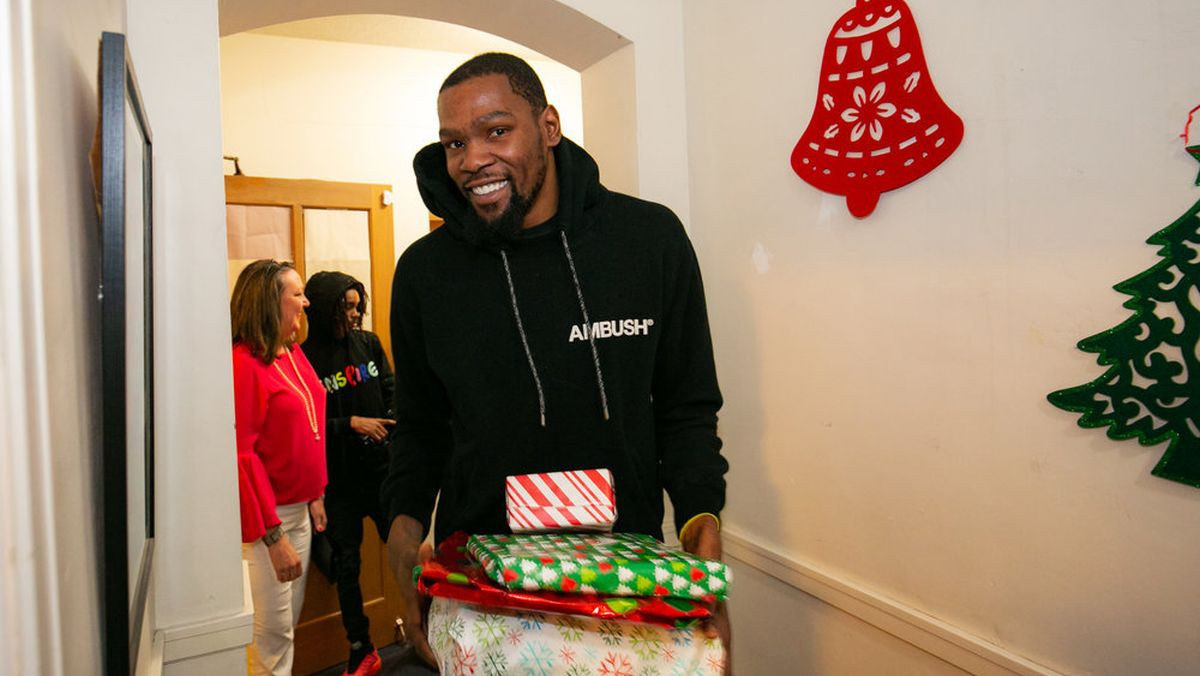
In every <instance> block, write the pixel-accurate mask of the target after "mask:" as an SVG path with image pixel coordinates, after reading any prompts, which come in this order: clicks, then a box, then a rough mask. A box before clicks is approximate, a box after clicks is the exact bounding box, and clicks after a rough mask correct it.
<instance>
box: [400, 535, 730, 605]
mask: <svg viewBox="0 0 1200 676" xmlns="http://www.w3.org/2000/svg"><path fill="white" fill-rule="evenodd" d="M466 542H467V534H466V533H462V532H459V533H454V534H453V535H451V536H450V537H448V538H446V539H445V540H444V541H443V542H442V543H441V544H439V545H438V549H437V554H436V556H435V557H434V558H433V559H431V560H429V561H426V562H425V563H423V564H421V565H420V566H417V567H416V569H415V570H414V573H413V578H414V581H415V583H416V585H417V591H419V592H421V593H422V594H425V595H426V596H440V597H443V598H448V599H455V600H458V601H465V602H467V603H471V604H474V605H478V606H483V607H485V608H507V609H510V610H523V611H526V612H528V611H541V612H550V613H560V614H565V615H587V616H590V617H595V618H598V619H609V620H615V619H620V620H630V621H634V622H648V623H653V624H660V625H663V626H666V627H684V626H690V625H692V624H695V623H696V622H698V621H700V620H702V619H704V618H707V617H710V616H711V615H712V612H711V610H710V609H709V607H708V605H707V604H704V603H702V602H700V601H695V600H691V599H676V598H670V597H657V596H650V597H629V596H605V595H600V594H564V593H561V592H553V591H541V590H538V591H529V592H526V591H517V590H511V589H506V588H504V587H501V586H500V585H498V584H496V583H495V582H494V581H492V580H491V578H489V577H488V576H487V574H486V573H484V571H483V568H482V566H480V565H479V562H478V561H476V560H474V559H473V558H471V557H469V556H468V555H467V553H466Z"/></svg>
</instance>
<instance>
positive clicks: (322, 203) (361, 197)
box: [225, 176, 402, 674]
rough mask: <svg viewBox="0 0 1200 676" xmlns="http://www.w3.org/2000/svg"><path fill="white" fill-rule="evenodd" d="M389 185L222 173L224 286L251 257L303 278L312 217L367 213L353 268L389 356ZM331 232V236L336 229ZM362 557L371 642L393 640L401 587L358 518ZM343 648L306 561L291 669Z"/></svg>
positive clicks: (328, 588)
mask: <svg viewBox="0 0 1200 676" xmlns="http://www.w3.org/2000/svg"><path fill="white" fill-rule="evenodd" d="M390 190H391V188H390V186H387V185H377V184H361V183H334V182H329V181H314V180H292V179H276V178H257V177H249V176H226V177H225V202H226V217H227V229H228V230H229V235H228V237H229V257H230V288H232V282H233V280H234V279H235V277H236V274H237V273H238V272H240V271H241V268H242V267H244V266H245V264H246V263H248V262H249V261H250V260H254V259H257V258H275V259H284V260H291V261H293V262H294V264H295V265H296V269H297V271H299V273H300V276H301V277H302V278H303V279H308V276H309V274H310V272H316V271H317V270H316V269H313V270H311V271H309V270H308V268H309V267H314V268H319V267H321V266H320V265H314V264H313V261H314V256H313V253H314V252H313V250H312V249H313V244H314V242H313V239H314V238H316V237H317V233H316V231H317V230H318V222H320V225H319V228H320V229H323V231H324V230H328V229H329V228H330V227H333V228H336V227H338V226H337V223H339V222H347V223H355V222H363V216H365V227H366V229H367V233H366V236H365V241H367V242H368V243H369V257H368V259H369V270H366V271H365V272H363V273H360V274H365V275H367V276H369V281H368V280H367V279H362V277H361V276H360V274H355V273H353V272H351V274H354V276H355V277H359V278H360V279H362V281H363V282H365V283H367V285H368V289H367V293H368V296H369V299H370V311H369V312H368V318H370V317H372V316H373V318H374V322H373V323H372V324H370V325H369V327H370V328H371V330H372V331H374V332H375V333H376V334H377V335H378V336H379V339H380V342H382V343H383V347H384V350H385V351H386V352H387V354H388V359H389V360H390V359H391V349H392V344H391V335H390V332H389V326H388V316H389V309H390V305H391V291H392V288H391V286H392V285H391V283H392V272H393V269H394V267H395V260H394V253H393V246H392V208H391V206H390V200H388V199H386V198H387V196H388V195H389V193H390ZM385 202H389V203H387V204H385ZM325 212H350V213H348V214H332V215H333V216H343V215H346V216H349V217H350V220H346V219H341V220H340V221H339V219H338V218H333V219H332V220H331V219H330V218H328V216H330V215H331V214H329V213H325ZM239 219H240V220H239ZM331 223H332V224H333V225H332V226H331V225H330V224H331ZM235 231H237V232H235ZM329 234H330V233H329V232H325V234H324V235H321V236H322V237H328V236H329ZM332 234H333V236H334V237H336V236H337V232H336V230H334V231H333V232H332ZM355 236H361V234H359V235H355ZM356 264H358V263H356ZM362 562H363V563H362V572H361V574H360V576H359V581H360V586H361V587H362V594H363V605H364V609H365V611H366V614H367V617H368V619H369V620H370V622H371V641H372V642H373V643H375V645H376V646H384V645H387V644H389V643H391V642H392V641H393V640H394V638H393V632H394V627H395V623H396V619H397V618H398V617H400V616H401V613H402V607H401V604H400V595H399V589H398V588H397V586H396V581H395V580H394V579H393V578H392V575H391V572H390V571H391V569H390V567H389V566H388V564H387V547H385V546H384V545H383V544H382V543H381V542H380V539H379V535H378V534H377V533H376V532H375V526H374V524H373V523H372V522H371V521H369V520H364V522H363V546H362ZM348 652H349V646H348V645H347V643H346V634H345V631H344V629H343V628H342V619H341V612H340V610H339V608H338V600H337V590H336V588H335V587H334V585H333V584H332V583H330V582H329V580H328V579H326V578H325V576H324V575H322V574H321V572H320V571H318V570H317V569H316V567H315V566H310V567H309V574H308V582H307V586H306V588H305V599H304V608H303V610H302V612H301V614H300V623H299V625H297V627H296V657H295V663H294V667H293V670H294V673H296V674H311V673H313V672H315V671H320V670H322V669H325V668H327V667H329V666H331V665H334V664H337V663H339V662H344V661H345V660H346V656H347V654H348Z"/></svg>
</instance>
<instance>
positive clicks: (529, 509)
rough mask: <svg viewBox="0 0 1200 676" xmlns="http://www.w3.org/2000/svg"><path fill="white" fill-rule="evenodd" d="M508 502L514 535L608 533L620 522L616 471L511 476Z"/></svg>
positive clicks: (507, 482) (506, 486)
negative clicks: (615, 490)
mask: <svg viewBox="0 0 1200 676" xmlns="http://www.w3.org/2000/svg"><path fill="white" fill-rule="evenodd" d="M504 500H505V506H506V509H507V517H508V527H509V528H511V529H512V531H513V532H514V533H545V532H552V531H598V532H603V533H607V532H609V531H611V530H612V526H613V523H614V522H615V521H616V520H617V508H616V502H615V501H614V500H613V481H612V472H609V471H608V470H606V469H585V470H573V471H570V472H546V473H542V474H521V475H518V476H510V477H508V478H507V479H505V480H504Z"/></svg>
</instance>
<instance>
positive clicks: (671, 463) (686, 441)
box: [653, 212, 729, 532]
mask: <svg viewBox="0 0 1200 676" xmlns="http://www.w3.org/2000/svg"><path fill="white" fill-rule="evenodd" d="M668 213H669V212H668ZM676 222H677V221H676ZM677 228H678V229H677V230H674V231H672V232H671V235H672V236H671V238H670V239H669V241H668V242H667V243H666V245H665V246H666V251H665V253H664V257H663V260H664V263H663V265H664V268H663V271H662V274H663V279H662V284H663V286H664V289H663V297H664V298H665V301H664V302H665V305H664V307H663V310H662V322H661V325H662V329H661V332H660V334H659V343H658V352H657V355H656V357H655V365H654V381H653V388H654V390H653V392H654V422H655V435H656V437H657V442H658V456H659V463H660V467H661V476H662V481H663V487H664V488H665V489H666V491H667V494H668V495H669V496H670V498H671V503H672V505H674V507H675V529H676V532H679V531H680V530H682V529H683V527H684V525H685V524H687V523H688V522H689V521H690V520H692V519H693V518H694V517H696V516H697V515H700V514H712V515H713V516H714V517H717V516H719V515H720V513H721V509H722V508H723V507H724V506H725V472H727V471H728V470H729V463H727V462H726V461H725V458H724V457H722V455H721V440H720V439H719V438H718V437H717V411H718V410H719V409H720V408H721V403H722V399H721V391H720V388H719V387H718V386H717V374H716V365H715V364H714V361H713V348H712V338H711V336H710V333H709V326H708V310H707V308H706V304H705V300H704V285H703V282H702V281H701V279H700V267H699V264H698V263H697V261H696V255H695V252H694V251H693V250H692V246H691V243H690V242H689V241H688V240H687V236H686V235H685V234H684V232H683V226H682V225H678V226H677ZM713 521H714V525H715V521H716V519H715V518H714V519H713Z"/></svg>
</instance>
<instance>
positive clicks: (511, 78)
mask: <svg viewBox="0 0 1200 676" xmlns="http://www.w3.org/2000/svg"><path fill="white" fill-rule="evenodd" d="M484 75H503V76H505V77H507V78H508V86H509V87H512V90H513V93H515V94H517V95H518V96H520V97H521V98H523V99H525V100H526V101H528V102H529V107H531V108H533V114H534V115H538V114H540V113H541V112H542V111H543V110H544V109H545V108H546V90H545V89H543V88H542V81H541V79H539V78H538V76H537V73H535V72H533V68H530V66H529V64H528V63H525V61H524V60H523V59H521V58H519V57H516V56H513V55H512V54H505V53H503V52H487V53H484V54H480V55H478V56H473V57H471V58H470V59H468V60H467V61H466V62H465V63H463V64H462V65H461V66H459V67H458V68H455V69H454V72H452V73H450V75H449V76H448V77H447V78H446V81H445V82H443V83H442V88H441V89H439V90H438V93H439V94H441V93H442V92H444V91H446V90H447V89H449V88H451V87H453V86H454V85H457V84H461V83H463V82H465V81H467V80H470V79H472V78H476V77H482V76H484Z"/></svg>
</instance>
